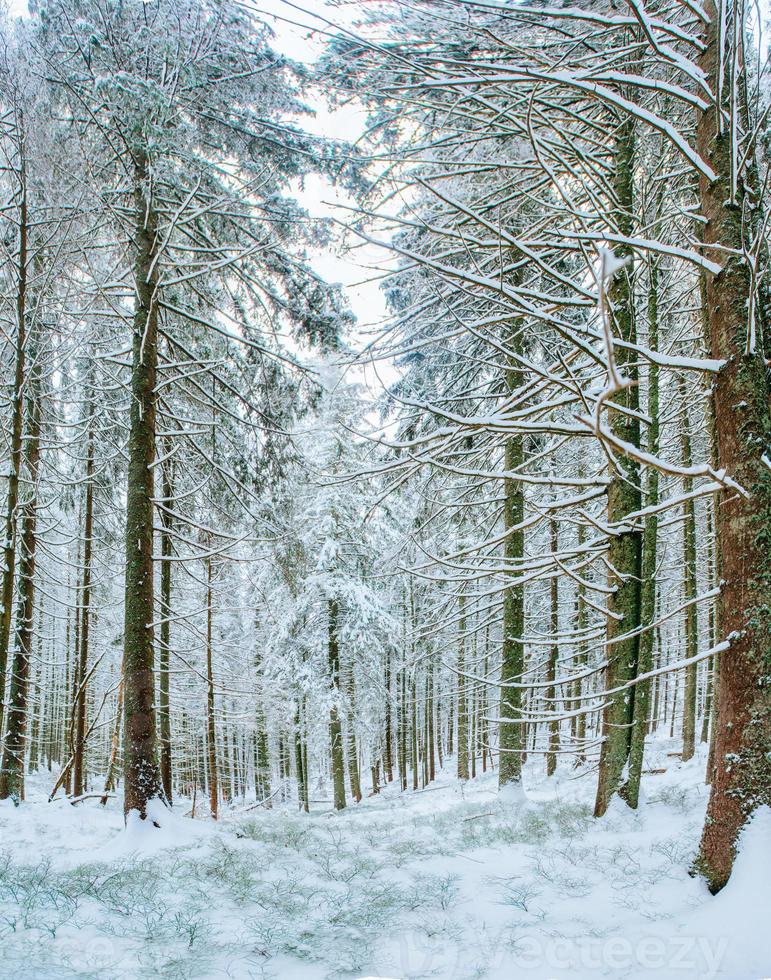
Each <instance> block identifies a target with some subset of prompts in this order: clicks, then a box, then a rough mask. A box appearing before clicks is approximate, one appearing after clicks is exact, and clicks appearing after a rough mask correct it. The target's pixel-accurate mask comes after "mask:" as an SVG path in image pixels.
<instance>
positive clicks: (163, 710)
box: [158, 447, 174, 805]
mask: <svg viewBox="0 0 771 980" xmlns="http://www.w3.org/2000/svg"><path fill="white" fill-rule="evenodd" d="M167 448H168V447H167ZM173 465H174V464H173V462H172V460H171V459H168V458H167V459H166V460H165V462H164V463H163V468H162V473H163V507H162V508H161V510H160V516H161V629H160V637H159V640H160V650H159V655H158V668H159V669H158V674H159V678H158V681H159V683H158V726H159V734H160V755H161V783H162V785H163V795H164V796H165V797H166V802H167V803H168V804H169V805H171V802H172V773H171V712H170V706H169V660H170V651H171V621H170V619H171V572H172V561H171V557H172V552H173V545H172V538H171V530H172V518H171V514H170V513H169V510H171V509H172V508H173V506H174V483H173V481H174V473H173Z"/></svg>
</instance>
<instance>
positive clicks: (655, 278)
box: [621, 257, 660, 810]
mask: <svg viewBox="0 0 771 980" xmlns="http://www.w3.org/2000/svg"><path fill="white" fill-rule="evenodd" d="M649 275H650V282H649V284H648V346H649V347H650V348H651V350H654V351H656V350H658V346H659V328H658V323H659V321H658V317H659V312H658V307H659V268H658V259H657V258H655V257H651V260H650V267H649ZM648 417H649V419H650V425H649V428H648V444H647V449H648V453H650V454H651V455H654V456H656V455H658V452H659V441H660V439H659V369H658V365H657V364H656V363H655V362H653V361H651V363H650V367H649V369H648ZM646 491H647V492H646V501H645V505H646V507H656V506H657V505H658V502H659V472H658V470H657V469H656V468H655V467H651V468H650V469H649V471H648V480H647V487H646ZM658 527H659V520H658V514H656V513H652V514H649V515H648V516H647V517H646V518H645V530H644V531H643V557H642V588H641V594H640V620H641V623H642V625H643V626H644V627H646V629H645V632H644V633H643V634H642V635H641V636H640V649H639V660H638V672H639V673H640V674H646V673H648V672H649V671H650V670H652V669H653V646H654V640H655V631H654V628H653V625H652V624H653V622H654V620H655V617H656V561H657V552H658V548H657V542H658ZM650 684H651V682H650V681H642V682H641V683H639V684H638V685H637V688H636V690H635V696H634V708H633V713H632V714H633V717H632V738H631V745H630V749H629V770H628V772H629V774H628V777H627V781H626V785H625V786H624V787H623V789H622V792H621V795H622V796H623V798H624V799H625V800H626V802H627V803H628V804H629V806H630V807H632V808H633V809H635V810H636V809H637V806H638V804H639V801H640V779H641V778H642V767H643V757H644V754H645V735H646V733H647V730H648V712H649V704H650Z"/></svg>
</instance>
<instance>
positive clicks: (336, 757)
mask: <svg viewBox="0 0 771 980" xmlns="http://www.w3.org/2000/svg"><path fill="white" fill-rule="evenodd" d="M327 608H328V615H329V678H330V682H331V685H332V703H331V705H330V708H329V749H330V754H331V757H332V789H333V798H334V807H335V809H336V810H344V809H345V759H344V757H343V732H342V726H341V724H340V711H339V704H340V647H339V641H338V636H337V623H338V618H339V615H340V609H339V605H338V601H337V599H330V600H329V602H328V606H327Z"/></svg>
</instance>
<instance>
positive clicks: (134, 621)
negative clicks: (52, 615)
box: [123, 154, 163, 819]
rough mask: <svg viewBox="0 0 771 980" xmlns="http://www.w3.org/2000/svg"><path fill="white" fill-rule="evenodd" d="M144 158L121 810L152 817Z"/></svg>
mask: <svg viewBox="0 0 771 980" xmlns="http://www.w3.org/2000/svg"><path fill="white" fill-rule="evenodd" d="M148 182H149V168H148V162H147V158H146V157H145V156H144V155H143V154H139V155H138V158H137V161H136V171H135V187H134V207H135V228H134V249H135V270H134V289H135V294H136V299H135V309H134V323H133V353H132V367H131V420H130V432H129V446H128V455H129V464H128V485H127V490H126V599H125V628H124V652H123V662H124V671H125V674H124V726H123V733H124V735H123V737H124V749H123V759H124V762H123V765H124V812H125V815H126V816H127V817H128V814H129V813H130V812H131V811H132V810H136V811H137V813H138V814H139V816H140V817H141V818H142V819H145V818H146V816H147V804H148V802H149V801H150V800H154V799H162V795H163V788H162V786H161V778H160V769H159V767H158V757H157V746H156V728H155V677H154V670H155V660H154V643H153V628H152V622H153V617H154V615H155V609H154V597H153V462H154V460H155V424H156V391H155V386H156V374H157V369H158V297H157V295H156V293H157V289H158V267H157V264H156V262H155V260H156V259H157V254H158V247H159V245H158V231H157V217H156V214H155V211H154V209H153V207H152V200H151V194H150V190H149V187H148Z"/></svg>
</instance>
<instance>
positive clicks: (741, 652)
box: [697, 0, 771, 892]
mask: <svg viewBox="0 0 771 980" xmlns="http://www.w3.org/2000/svg"><path fill="white" fill-rule="evenodd" d="M733 9H734V10H735V8H733ZM705 11H706V14H707V15H708V18H709V20H708V22H707V23H706V24H705V27H704V40H705V41H706V48H705V51H704V53H703V55H702V57H701V61H700V65H701V68H702V70H703V71H704V73H705V81H706V83H707V85H708V86H709V88H710V90H711V91H712V92H717V91H718V86H717V81H718V75H719V73H720V70H721V65H720V58H721V52H720V42H719V37H718V33H719V30H720V26H721V17H720V15H719V13H718V11H717V10H716V7H715V4H714V2H713V0H707V3H706V4H705ZM727 16H728V19H729V21H730V18H731V13H730V12H729V13H728V14H727ZM732 35H733V36H734V37H735V38H737V39H738V43H741V40H742V38H743V31H742V28H740V29H739V30H738V31H736V32H735V34H734V32H733V26H732V24H731V23H730V22H729V23H728V24H726V25H725V37H727V38H731V37H732ZM727 46H728V47H729V48H730V47H731V42H730V41H729V42H728V45H727ZM734 53H735V54H737V58H736V63H737V65H738V66H739V67H741V64H742V59H741V58H740V57H738V55H739V54H740V53H739V52H734ZM727 89H728V86H726V90H727ZM725 98H726V100H727V98H728V96H727V94H726V95H725ZM720 108H721V110H722V109H723V108H725V107H724V106H721V107H720ZM697 145H698V149H699V153H700V155H701V157H702V159H704V160H706V161H707V162H708V163H709V164H710V166H711V167H712V169H713V170H714V172H715V173H716V174H717V179H716V180H714V181H710V180H708V179H707V178H706V177H704V176H703V175H702V176H701V177H700V194H701V212H702V214H703V215H704V216H705V218H706V219H707V222H706V225H705V229H704V246H705V250H706V253H707V256H708V257H709V258H711V259H713V260H715V261H716V262H719V263H720V264H721V265H722V266H723V268H722V270H721V271H720V272H719V273H717V274H712V273H708V274H707V276H706V280H707V282H706V290H707V316H708V319H709V333H710V339H711V355H712V357H715V358H720V359H725V360H726V364H725V366H724V367H723V369H722V370H721V371H720V373H719V374H718V376H717V379H716V382H715V385H714V399H715V423H716V436H717V445H718V454H719V463H720V466H721V467H725V469H726V470H727V472H728V473H729V474H730V475H731V476H732V477H733V478H734V479H735V480H736V481H737V482H738V483H739V484H740V485H741V486H742V487H744V488H745V489H746V490H747V491H748V493H749V496H748V497H745V496H743V495H740V494H738V493H736V492H734V491H731V490H726V491H724V492H723V493H722V499H721V502H720V507H719V508H718V512H717V533H718V540H719V552H720V576H719V577H720V580H721V581H722V583H723V584H722V590H721V594H720V599H719V601H718V607H717V620H718V630H719V633H720V635H721V636H724V637H726V638H728V639H729V641H730V650H728V651H727V652H725V653H723V654H721V656H720V659H719V661H718V668H717V669H718V675H717V687H716V694H717V719H716V721H717V724H716V726H715V728H716V732H715V752H714V775H713V780H712V787H711V792H710V799H709V804H708V807H707V818H706V821H705V825H704V833H703V836H702V840H701V849H700V853H699V858H698V867H699V869H700V871H701V872H702V873H703V874H704V876H705V878H706V880H707V883H708V885H709V887H710V889H711V890H712V891H713V892H714V891H718V890H719V889H720V888H722V887H723V885H725V883H726V882H727V881H728V878H729V876H730V874H731V868H732V866H733V861H734V857H735V853H736V842H737V838H738V836H739V833H740V831H741V829H742V827H743V826H744V824H745V823H746V821H747V820H748V819H749V818H750V816H751V815H752V813H753V811H754V810H755V809H756V808H757V807H758V806H761V805H762V804H769V803H771V753H769V745H771V685H769V684H768V677H769V674H771V571H770V570H769V569H770V566H769V557H768V556H769V550H770V549H771V470H769V468H768V467H767V466H766V465H765V463H764V462H763V458H762V457H763V455H764V453H768V451H769V444H770V442H771V414H770V413H769V384H768V376H767V368H766V361H765V358H766V357H767V356H768V351H767V350H765V349H764V346H763V345H764V342H765V343H768V337H767V335H764V329H767V328H768V324H764V323H758V324H757V327H756V330H755V331H754V336H753V333H752V332H751V331H750V325H749V322H748V310H749V309H750V308H751V302H750V301H751V298H752V297H751V289H752V284H751V280H750V273H749V269H748V266H747V262H746V260H745V259H744V257H743V255H742V249H743V222H744V216H745V214H746V213H747V211H748V209H749V210H751V209H752V208H754V207H756V202H755V201H753V200H751V199H750V195H749V192H748V191H747V189H746V187H745V184H744V182H743V181H742V179H741V178H740V179H739V181H738V186H737V187H736V189H735V192H734V193H732V188H731V170H732V133H731V131H730V127H729V126H728V125H727V124H725V123H719V122H718V117H717V112H716V108H715V107H714V106H710V107H709V108H708V109H707V110H706V111H704V112H702V113H701V115H700V118H699V122H698V131H697ZM714 244H719V245H720V246H721V248H720V249H719V250H717V249H713V248H712V247H711V246H713V245H714ZM727 250H730V251H727ZM760 312H761V311H760V310H756V316H758V317H759V316H760Z"/></svg>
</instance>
